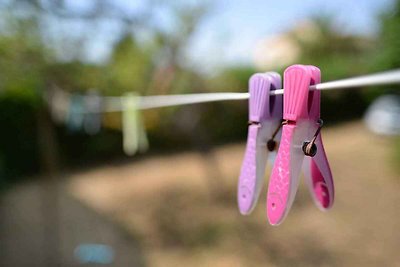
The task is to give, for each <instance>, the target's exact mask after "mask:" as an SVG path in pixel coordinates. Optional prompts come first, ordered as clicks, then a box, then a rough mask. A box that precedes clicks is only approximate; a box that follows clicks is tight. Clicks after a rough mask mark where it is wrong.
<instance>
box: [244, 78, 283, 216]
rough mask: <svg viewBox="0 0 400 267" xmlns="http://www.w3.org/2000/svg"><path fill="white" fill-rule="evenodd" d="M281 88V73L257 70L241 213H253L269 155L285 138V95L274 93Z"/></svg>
mask: <svg viewBox="0 0 400 267" xmlns="http://www.w3.org/2000/svg"><path fill="white" fill-rule="evenodd" d="M278 88H281V76H280V75H279V74H278V73H276V72H267V73H256V74H254V75H253V76H251V78H250V80H249V93H250V98H249V129H248V136H247V144H246V152H245V155H244V159H243V163H242V168H241V171H240V177H239V183H238V193H237V199H238V205H239V210H240V213H242V214H243V215H246V214H250V213H251V211H252V210H253V209H254V207H255V206H256V204H257V200H258V197H259V196H260V192H261V189H262V187H263V183H264V181H265V167H266V165H267V160H268V156H271V159H273V156H274V155H273V154H276V150H277V149H278V142H279V140H280V138H281V131H280V128H281V127H280V126H281V122H282V109H283V107H282V101H283V100H282V96H281V95H277V96H272V95H271V94H270V93H271V91H272V90H274V89H278Z"/></svg>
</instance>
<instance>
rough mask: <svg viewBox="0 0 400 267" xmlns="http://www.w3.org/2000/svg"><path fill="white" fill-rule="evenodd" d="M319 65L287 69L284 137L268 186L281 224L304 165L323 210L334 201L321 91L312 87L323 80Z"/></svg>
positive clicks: (271, 214) (273, 217)
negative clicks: (323, 132) (322, 136)
mask: <svg viewBox="0 0 400 267" xmlns="http://www.w3.org/2000/svg"><path fill="white" fill-rule="evenodd" d="M320 80H321V72H320V70H319V69H318V68H317V67H314V66H305V65H293V66H290V67H289V68H287V69H286V70H285V74H284V93H283V119H284V122H283V127H282V138H281V143H280V146H279V150H278V155H277V157H276V160H275V163H274V167H273V169H272V173H271V178H270V180H269V186H268V196H267V215H268V220H269V222H270V223H271V224H272V225H278V224H280V223H281V222H282V221H283V220H284V219H285V217H286V215H287V214H288V212H289V210H290V207H291V206H292V203H293V201H294V198H295V196H296V191H297V188H298V185H299V180H300V171H301V168H303V171H304V174H305V176H306V181H307V184H308V186H309V189H310V193H311V195H312V197H313V199H314V202H315V204H316V205H317V206H318V207H319V208H320V209H321V210H327V209H329V208H330V207H332V205H333V199H334V187H333V178H332V173H331V170H330V167H329V163H328V159H327V157H326V154H325V150H324V146H323V144H322V138H321V133H320V131H321V127H322V120H321V119H320V101H321V92H320V91H317V90H313V91H310V89H309V87H310V86H312V85H315V84H318V83H320Z"/></svg>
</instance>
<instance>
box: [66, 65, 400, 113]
mask: <svg viewBox="0 0 400 267" xmlns="http://www.w3.org/2000/svg"><path fill="white" fill-rule="evenodd" d="M394 83H400V69H396V70H391V71H386V72H380V73H375V74H370V75H364V76H358V77H353V78H348V79H343V80H337V81H331V82H325V83H319V84H316V85H312V86H310V90H334V89H347V88H355V87H363V86H372V85H383V84H394ZM283 92H284V89H276V90H272V91H271V95H282V94H283ZM64 95H66V96H68V95H69V94H68V93H64ZM84 97H90V96H84ZM249 97H250V94H249V93H201V94H177V95H155V96H140V97H139V98H140V99H139V101H138V109H141V110H145V109H152V108H161V107H171V106H179V105H188V104H196V103H205V102H215V101H226V100H244V99H248V98H249ZM123 99H124V96H106V97H103V103H104V107H103V110H101V112H119V111H123V106H122V101H123ZM87 112H99V111H90V110H88V111H87Z"/></svg>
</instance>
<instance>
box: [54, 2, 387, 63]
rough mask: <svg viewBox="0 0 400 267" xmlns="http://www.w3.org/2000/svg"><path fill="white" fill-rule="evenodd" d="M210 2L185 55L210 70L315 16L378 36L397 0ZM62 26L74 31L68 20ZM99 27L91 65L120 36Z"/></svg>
mask: <svg viewBox="0 0 400 267" xmlns="http://www.w3.org/2000/svg"><path fill="white" fill-rule="evenodd" d="M71 1H72V0H71ZM115 1H116V3H118V4H119V5H121V6H122V7H124V8H126V9H127V10H130V11H132V12H135V11H138V10H140V9H141V8H142V7H143V5H144V3H145V2H143V1H131V0H115ZM193 1H195V0H193ZM73 3H74V5H76V7H77V8H78V9H84V8H85V1H74V2H73ZM211 3H212V4H213V6H212V11H211V13H210V14H209V15H207V17H206V18H205V19H204V20H203V21H202V22H201V24H200V25H199V28H198V30H197V32H196V33H195V35H194V36H193V38H192V39H191V41H190V45H189V46H188V47H187V49H186V52H185V55H186V57H185V59H186V60H187V61H188V62H190V63H191V65H193V66H195V67H198V68H202V69H209V70H213V69H215V68H218V67H219V66H224V65H226V64H251V62H252V60H253V58H252V57H253V51H254V49H255V46H256V44H257V42H258V41H260V40H261V39H264V38H266V37H268V36H272V35H277V34H280V33H283V32H285V31H287V30H290V29H291V28H293V27H294V26H295V25H296V24H297V23H299V22H302V21H305V20H307V19H309V18H310V17H312V16H315V15H321V14H322V15H325V14H327V15H330V16H332V18H333V20H334V22H335V26H336V28H337V29H338V30H340V31H342V32H344V33H351V34H359V35H374V34H376V32H377V31H378V25H377V17H378V15H379V14H381V13H382V12H383V11H384V10H387V9H389V8H390V5H391V4H392V3H393V0H301V1H299V0H280V1H270V0H268V1H266V0H264V1H263V0H252V1H244V0H243V1H240V0H231V1H229V0H216V1H212V2H211ZM157 23H159V24H162V25H164V26H165V27H168V26H171V25H172V23H173V20H172V19H171V18H169V17H168V14H164V13H163V12H159V14H158V15H157ZM64 26H65V27H67V28H68V29H71V25H70V22H69V23H68V25H64ZM76 27H79V25H76ZM99 28H101V29H102V30H101V31H97V30H96V32H93V33H92V35H91V38H90V39H91V40H90V42H89V43H88V44H87V49H86V51H87V52H86V54H85V55H84V56H85V57H86V58H87V60H89V61H92V62H101V61H103V60H105V59H106V58H107V57H108V55H109V53H110V49H111V45H112V43H113V42H115V40H116V38H118V34H119V33H120V32H119V31H118V25H116V24H113V23H112V22H105V23H103V24H102V25H99ZM54 30H55V31H56V30H57V29H54ZM74 32H76V34H79V31H70V33H71V34H74Z"/></svg>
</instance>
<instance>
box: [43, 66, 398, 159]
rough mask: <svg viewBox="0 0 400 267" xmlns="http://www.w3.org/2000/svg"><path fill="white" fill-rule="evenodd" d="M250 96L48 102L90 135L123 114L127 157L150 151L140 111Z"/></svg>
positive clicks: (358, 83) (373, 77)
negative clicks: (110, 116) (109, 117)
mask: <svg viewBox="0 0 400 267" xmlns="http://www.w3.org/2000/svg"><path fill="white" fill-rule="evenodd" d="M394 83H400V69H398V70H392V71H387V72H381V73H375V74H370V75H365V76H359V77H353V78H348V79H343V80H337V81H331V82H326V83H320V84H316V85H312V86H310V90H335V89H345V88H346V89H347V88H354V87H364V86H371V85H383V84H394ZM283 92H284V89H281V88H279V89H276V90H271V95H281V94H283ZM249 96H250V95H249V93H248V92H246V93H233V92H227V93H202V94H180V95H155V96H139V95H136V94H135V93H127V94H125V95H123V96H105V97H101V96H100V95H98V94H96V93H94V92H89V93H88V94H87V95H79V94H71V93H68V92H66V91H64V90H62V89H60V88H54V90H53V92H52V93H51V95H48V97H47V98H46V100H47V101H48V104H49V107H50V111H51V114H52V116H53V119H54V120H55V121H56V122H59V123H66V125H67V128H68V129H69V130H70V131H71V132H74V131H79V130H81V129H84V130H85V132H86V133H88V134H96V133H98V132H99V131H100V129H101V125H102V119H101V118H102V117H101V114H102V113H108V112H120V111H121V112H122V119H123V120H122V130H123V131H122V132H123V136H124V138H123V140H124V141H123V148H124V151H125V153H126V154H128V155H133V154H135V153H136V152H137V151H145V150H146V149H147V147H148V141H147V137H146V132H145V128H144V126H143V122H142V120H141V116H140V112H139V110H145V109H151V108H160V107H169V106H178V105H187V104H195V103H204V102H213V101H226V100H243V99H248V98H249Z"/></svg>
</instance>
